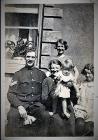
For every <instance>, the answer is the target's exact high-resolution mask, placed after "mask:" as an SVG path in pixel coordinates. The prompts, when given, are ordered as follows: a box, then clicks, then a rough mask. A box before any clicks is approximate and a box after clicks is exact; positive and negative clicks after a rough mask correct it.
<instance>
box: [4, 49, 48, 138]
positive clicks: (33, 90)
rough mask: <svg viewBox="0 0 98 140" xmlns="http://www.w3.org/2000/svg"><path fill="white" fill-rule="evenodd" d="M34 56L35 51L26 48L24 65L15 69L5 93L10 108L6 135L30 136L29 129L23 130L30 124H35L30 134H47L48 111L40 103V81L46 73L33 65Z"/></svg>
mask: <svg viewBox="0 0 98 140" xmlns="http://www.w3.org/2000/svg"><path fill="white" fill-rule="evenodd" d="M35 58H36V55H35V51H34V50H31V49H29V50H27V53H26V58H25V59H26V65H25V67H24V68H22V69H21V70H19V71H17V72H16V73H15V74H14V76H13V78H12V81H11V84H10V86H9V90H8V94H7V97H8V101H9V102H10V110H9V112H8V115H7V119H8V124H7V130H6V132H7V133H6V135H9V136H25V135H27V136H30V130H29V129H26V131H23V130H25V129H24V128H28V126H30V124H32V125H34V124H35V125H34V127H35V129H36V131H35V133H34V132H33V130H31V135H34V136H38V135H39V136H46V135H47V130H48V124H49V122H48V121H49V113H48V112H46V111H45V108H44V106H43V105H42V104H41V91H42V82H43V80H44V79H45V77H46V75H45V73H44V72H42V71H41V70H39V69H38V68H35V67H34V63H35ZM39 126H40V127H39ZM22 128H23V129H22ZM31 128H33V127H31ZM27 130H28V131H27ZM33 133H34V134H33Z"/></svg>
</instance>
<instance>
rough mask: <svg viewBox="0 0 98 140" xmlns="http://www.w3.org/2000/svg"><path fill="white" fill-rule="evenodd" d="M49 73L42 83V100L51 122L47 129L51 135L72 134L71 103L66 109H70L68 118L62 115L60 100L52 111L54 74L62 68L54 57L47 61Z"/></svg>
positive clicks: (72, 115)
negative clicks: (54, 110)
mask: <svg viewBox="0 0 98 140" xmlns="http://www.w3.org/2000/svg"><path fill="white" fill-rule="evenodd" d="M49 69H50V72H51V75H50V76H49V77H47V78H46V79H45V80H44V81H43V84H42V102H43V103H44V105H45V106H46V109H47V110H49V112H50V115H51V119H52V123H51V125H52V126H51V125H50V129H49V135H51V136H74V134H75V118H74V113H73V109H72V106H71V104H69V106H68V109H69V111H70V118H69V119H68V118H65V117H63V115H62V106H61V100H60V99H59V100H58V102H57V110H56V112H55V114H53V113H52V97H53V96H52V95H53V92H54V90H55V87H56V75H57V73H58V72H59V71H60V70H61V69H62V63H61V62H60V61H59V60H57V59H55V60H51V61H50V63H49Z"/></svg>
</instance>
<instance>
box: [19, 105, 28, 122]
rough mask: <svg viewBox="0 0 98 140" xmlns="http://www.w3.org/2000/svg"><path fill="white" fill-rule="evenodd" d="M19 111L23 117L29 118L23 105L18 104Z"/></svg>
mask: <svg viewBox="0 0 98 140" xmlns="http://www.w3.org/2000/svg"><path fill="white" fill-rule="evenodd" d="M18 111H19V114H20V116H21V117H22V118H24V119H25V118H27V111H26V110H25V108H24V107H23V106H18Z"/></svg>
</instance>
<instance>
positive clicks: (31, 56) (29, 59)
mask: <svg viewBox="0 0 98 140" xmlns="http://www.w3.org/2000/svg"><path fill="white" fill-rule="evenodd" d="M34 63H35V52H33V51H32V52H28V53H27V54H26V65H27V66H29V67H32V66H34Z"/></svg>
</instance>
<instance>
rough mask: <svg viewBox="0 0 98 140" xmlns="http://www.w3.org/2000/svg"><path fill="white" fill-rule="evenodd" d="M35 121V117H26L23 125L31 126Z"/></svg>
mask: <svg viewBox="0 0 98 140" xmlns="http://www.w3.org/2000/svg"><path fill="white" fill-rule="evenodd" d="M35 121H36V118H35V117H33V116H30V115H28V116H27V118H26V119H25V121H24V125H27V124H32V123H33V122H35Z"/></svg>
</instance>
